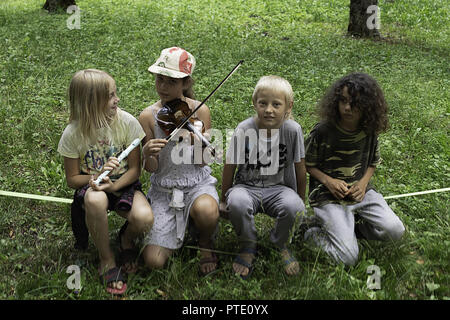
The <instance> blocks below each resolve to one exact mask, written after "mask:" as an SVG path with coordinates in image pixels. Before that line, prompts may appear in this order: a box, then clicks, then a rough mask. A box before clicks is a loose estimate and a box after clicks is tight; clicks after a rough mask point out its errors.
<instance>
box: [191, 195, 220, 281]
mask: <svg viewBox="0 0 450 320" xmlns="http://www.w3.org/2000/svg"><path fill="white" fill-rule="evenodd" d="M189 214H190V216H191V217H192V219H193V220H194V223H195V226H196V227H197V229H198V230H199V232H200V235H199V241H198V242H199V247H200V248H206V249H211V248H212V245H213V243H212V236H213V234H214V231H215V230H216V227H217V223H218V222H219V207H218V205H217V201H216V200H215V199H214V198H213V197H211V196H210V195H208V194H202V195H201V196H199V197H198V198H197V199H195V201H194V203H193V204H192V207H191V210H190V212H189ZM200 253H201V256H202V259H208V260H211V261H214V260H215V259H214V258H215V255H214V253H213V252H211V251H210V250H202V249H200ZM216 268H217V262H208V263H203V264H201V265H200V271H201V272H202V273H203V274H208V273H210V272H212V271H214V270H215V269H216Z"/></svg>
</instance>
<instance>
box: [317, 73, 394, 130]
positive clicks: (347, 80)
mask: <svg viewBox="0 0 450 320" xmlns="http://www.w3.org/2000/svg"><path fill="white" fill-rule="evenodd" d="M344 87H347V91H348V94H349V95H350V96H351V103H350V105H351V107H352V108H358V109H359V110H360V112H361V120H360V123H359V126H360V128H361V129H362V130H364V131H365V132H366V133H367V134H378V133H381V132H384V131H386V129H387V128H388V117H387V113H388V106H387V103H386V100H385V99H384V94H383V91H382V90H381V88H380V86H379V85H378V83H377V82H376V81H375V79H373V78H372V77H371V76H369V75H368V74H365V73H351V74H349V75H347V76H345V77H342V78H341V79H339V80H337V81H336V82H335V83H334V84H333V85H331V87H330V88H328V90H327V92H326V93H325V95H324V96H323V97H322V99H321V100H320V101H319V103H318V111H319V114H320V117H321V119H322V120H324V121H330V122H337V121H338V120H339V119H340V114H339V101H340V100H341V99H343V97H342V91H343V89H344Z"/></svg>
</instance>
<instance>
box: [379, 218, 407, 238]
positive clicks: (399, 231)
mask: <svg viewBox="0 0 450 320" xmlns="http://www.w3.org/2000/svg"><path fill="white" fill-rule="evenodd" d="M384 231H385V233H386V236H385V237H386V238H387V239H386V240H392V241H397V240H400V239H401V238H402V236H403V234H404V233H405V226H404V225H403V223H402V222H401V221H400V219H398V218H397V219H392V221H390V223H389V224H387V225H385V226H384Z"/></svg>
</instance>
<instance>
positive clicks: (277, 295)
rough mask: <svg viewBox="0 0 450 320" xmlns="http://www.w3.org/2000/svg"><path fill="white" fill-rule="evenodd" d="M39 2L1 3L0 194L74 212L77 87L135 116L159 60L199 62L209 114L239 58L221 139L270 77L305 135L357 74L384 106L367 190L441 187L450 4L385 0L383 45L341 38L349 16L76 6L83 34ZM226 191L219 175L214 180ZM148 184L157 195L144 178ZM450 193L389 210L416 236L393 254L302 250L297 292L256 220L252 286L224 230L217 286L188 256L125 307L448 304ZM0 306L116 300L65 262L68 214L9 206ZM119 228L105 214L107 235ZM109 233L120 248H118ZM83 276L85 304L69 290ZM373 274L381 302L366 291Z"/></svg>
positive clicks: (292, 5)
mask: <svg viewBox="0 0 450 320" xmlns="http://www.w3.org/2000/svg"><path fill="white" fill-rule="evenodd" d="M43 3H44V1H43V0H42V1H38V0H33V1H25V0H6V1H2V2H0V34H1V35H2V36H1V37H0V70H1V72H0V124H1V128H0V140H1V141H2V143H1V145H0V161H1V163H2V164H3V165H2V166H1V167H0V190H7V191H17V192H25V193H34V194H42V195H51V196H57V197H65V198H71V197H72V193H73V191H72V190H70V189H69V188H68V187H67V186H66V183H65V178H64V169H63V163H62V159H61V157H60V156H59V155H58V154H57V152H56V148H57V144H58V141H59V138H60V136H61V133H62V131H63V129H64V127H65V126H66V125H67V119H68V108H67V103H66V90H67V86H68V83H69V81H70V78H71V77H72V75H73V74H74V73H75V72H76V71H77V70H80V69H84V68H89V67H95V68H99V69H103V70H105V71H107V72H109V73H110V74H111V75H112V76H113V77H114V78H115V80H116V82H117V87H118V94H119V96H120V98H121V102H120V104H121V107H122V108H123V109H125V110H127V111H128V112H130V113H131V114H133V115H135V116H138V115H139V113H140V111H141V110H142V109H143V108H145V107H146V106H148V105H149V104H151V103H152V102H154V101H156V100H157V95H156V93H155V90H154V82H153V81H154V80H153V77H152V76H151V75H150V74H149V73H148V72H147V71H146V70H147V68H148V66H149V65H150V64H152V63H153V62H154V61H155V60H156V58H157V57H158V56H159V53H160V51H161V50H162V49H163V48H165V47H170V46H174V45H176V46H181V47H184V48H186V49H187V50H189V51H190V52H191V53H192V54H193V55H194V56H195V57H196V59H197V68H196V70H195V72H194V78H195V81H196V83H195V87H194V89H195V92H196V95H197V98H198V99H200V100H202V99H203V98H204V97H206V95H207V94H208V93H209V92H210V91H211V90H212V89H213V88H214V87H215V86H216V85H217V84H218V82H219V81H220V80H221V79H222V78H223V77H224V76H225V75H226V74H227V73H228V72H229V70H231V68H232V67H233V66H234V65H235V64H236V63H237V62H238V61H239V60H241V59H244V60H245V63H244V64H243V66H242V67H241V68H240V69H239V70H238V72H237V73H236V74H234V75H233V77H232V78H230V80H229V81H228V82H227V83H226V84H225V85H224V86H223V87H222V88H221V89H220V90H219V91H218V92H217V93H216V94H215V95H214V96H213V97H212V98H211V99H210V100H209V101H208V106H209V107H210V108H211V112H212V121H213V127H215V128H218V129H221V130H225V129H227V128H228V129H232V128H234V127H235V126H236V125H237V124H238V123H239V122H240V121H242V120H244V119H246V118H247V117H249V116H251V115H252V114H253V110H252V107H251V93H252V91H253V88H254V85H255V84H256V82H257V80H258V79H259V77H260V76H262V75H267V74H278V75H281V76H283V77H285V78H286V79H288V80H289V81H290V82H291V84H292V86H293V88H294V91H295V105H294V108H295V111H294V116H295V119H296V120H297V121H298V122H299V123H300V124H301V125H302V127H303V131H304V134H305V136H306V135H307V134H308V132H309V131H310V129H311V128H312V126H313V125H314V123H315V122H316V121H317V120H318V118H317V116H316V115H315V104H316V102H317V101H318V99H319V98H320V97H321V95H322V94H323V91H324V90H325V89H326V88H327V87H328V86H329V85H330V84H331V83H332V82H333V81H334V80H336V79H337V78H339V77H341V76H343V75H344V74H347V73H349V72H351V71H363V72H367V73H369V74H371V75H373V76H374V77H375V78H376V79H377V80H378V82H379V83H380V84H381V86H382V88H383V90H384V93H385V96H386V99H387V100H388V103H389V106H390V124H391V128H390V130H389V131H388V132H387V133H385V134H383V135H382V136H381V137H380V143H381V147H382V149H381V150H382V158H383V160H384V161H383V164H382V165H381V166H380V167H379V168H378V169H377V171H376V174H375V177H374V184H375V186H376V187H377V189H378V190H379V191H380V192H382V193H383V194H384V195H386V196H387V195H394V194H401V193H408V192H414V191H421V190H429V189H435V188H444V187H448V181H449V177H450V171H449V163H450V162H449V155H450V152H449V147H448V134H449V128H450V126H449V115H450V108H449V106H450V99H449V98H450V97H449V84H450V80H449V79H450V69H449V65H450V64H449V62H450V59H449V57H450V54H449V48H450V37H449V30H450V28H449V27H450V23H449V16H448V12H450V5H449V3H448V1H444V0H441V1H439V0H433V1H432V0H423V1H418V0H415V1H408V2H407V3H405V2H400V1H392V2H391V1H380V7H381V28H382V29H381V33H382V35H383V36H384V37H385V39H384V40H383V41H371V40H357V39H352V38H348V37H346V36H345V31H346V28H347V22H348V10H349V9H348V3H349V1H345V0H339V1H314V0H305V1H293V0H289V1H270V2H267V3H266V4H261V2H260V1H245V2H244V1H220V3H219V2H214V3H213V2H210V1H199V0H196V1H189V2H177V1H172V0H170V1H169V0H167V1H144V0H135V1H131V0H128V1H119V0H114V1H112V0H109V1H107V0H101V1H100V0H98V1H97V0H96V1H94V0H79V1H77V3H78V5H79V6H80V8H81V10H82V12H81V21H80V22H81V29H80V30H69V29H68V28H67V26H66V20H67V18H68V17H69V15H68V14H65V13H59V14H55V15H49V14H47V13H46V12H45V11H42V10H41V9H40V8H41V7H42V5H43ZM212 168H213V174H214V176H215V177H217V178H218V180H219V184H218V190H220V183H221V169H222V165H221V164H214V165H213V166H212ZM142 179H143V181H146V183H145V187H146V188H148V182H147V181H148V174H146V173H144V174H143V176H142ZM448 203H449V195H448V193H440V194H431V195H424V196H417V197H409V198H400V199H396V200H390V201H389V204H390V205H391V206H392V208H393V210H394V211H395V212H396V213H397V214H398V216H399V217H400V218H401V220H402V221H403V222H404V224H405V226H406V228H407V232H406V234H405V237H404V239H403V240H402V241H400V242H399V243H397V244H392V243H378V242H367V241H362V242H361V243H360V244H361V245H360V247H361V251H360V260H359V263H358V264H357V265H356V266H354V267H351V268H344V267H343V266H336V265H334V264H332V263H330V260H329V258H328V257H326V256H325V255H324V254H323V253H321V252H318V251H317V250H314V249H313V248H309V247H307V246H304V245H303V243H295V245H294V252H295V254H296V256H297V257H298V258H299V260H300V261H301V268H302V271H301V274H300V276H298V277H295V278H289V277H287V276H285V275H284V274H283V273H282V272H280V270H281V268H282V265H281V262H280V261H279V258H278V256H277V255H276V254H275V252H274V251H273V250H272V249H271V246H270V241H269V239H268V234H269V230H270V228H271V224H272V220H271V219H269V218H267V217H265V216H262V215H259V216H258V217H257V228H258V231H259V236H260V243H259V245H260V247H261V248H262V249H261V256H260V257H259V259H258V260H257V261H256V268H255V271H254V273H253V275H252V277H251V279H250V280H249V281H242V280H240V279H239V278H237V277H236V276H234V275H232V272H231V263H232V259H233V257H234V253H235V252H236V250H237V240H236V237H235V234H234V231H233V229H232V226H231V224H230V223H229V222H228V221H224V220H221V221H220V233H219V240H218V244H217V249H218V250H220V251H221V252H223V253H221V254H220V255H219V256H220V260H221V264H220V267H219V270H218V272H217V273H216V274H215V275H213V276H212V277H207V278H199V277H198V276H197V268H198V256H197V252H196V250H194V249H192V248H190V247H185V248H183V249H181V250H179V252H178V253H177V254H176V255H175V256H174V257H173V258H171V259H170V261H169V263H168V265H167V268H165V269H164V270H160V271H149V270H145V269H143V268H142V269H141V270H140V272H139V273H138V274H137V275H134V276H131V277H130V278H129V290H128V293H127V296H126V297H127V299H220V300H222V299H448V298H449V297H450V290H449V270H450V266H449V261H450V258H449V246H450V239H449V233H448V230H449V214H448ZM0 212H1V215H0V299H108V298H110V297H109V296H108V294H106V292H105V291H104V289H103V288H101V286H100V285H99V283H98V277H97V272H96V268H97V253H96V250H95V248H94V247H93V245H92V243H91V245H90V247H89V249H88V251H87V252H86V253H79V252H76V251H74V250H73V249H72V247H73V236H72V233H71V227H70V208H69V206H68V205H63V204H57V203H50V202H39V201H34V200H26V199H18V198H9V197H4V196H0ZM121 222H122V221H121V220H120V219H119V218H117V216H116V215H115V214H112V215H111V219H110V223H111V225H110V227H111V229H112V230H117V228H119V227H120V225H121ZM115 232H116V231H114V232H112V233H111V238H112V239H114V238H115V236H116V233H115ZM72 264H78V265H80V266H81V267H82V269H81V276H82V277H81V281H82V286H83V289H82V292H81V295H80V296H78V297H76V296H74V295H73V293H71V292H70V291H69V290H68V289H67V288H66V280H67V278H68V276H69V275H68V274H66V268H67V267H68V266H69V265H72ZM369 265H377V266H379V267H380V269H381V272H382V276H381V290H377V291H373V290H369V289H367V286H366V280H367V277H368V274H367V273H366V270H367V267H368V266H369Z"/></svg>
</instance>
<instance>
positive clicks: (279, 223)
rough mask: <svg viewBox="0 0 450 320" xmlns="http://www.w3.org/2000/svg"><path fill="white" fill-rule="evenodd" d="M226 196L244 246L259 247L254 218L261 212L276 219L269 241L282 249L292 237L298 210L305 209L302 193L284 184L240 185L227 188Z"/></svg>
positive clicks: (242, 247) (241, 243)
mask: <svg viewBox="0 0 450 320" xmlns="http://www.w3.org/2000/svg"><path fill="white" fill-rule="evenodd" d="M226 197H227V205H228V209H229V210H230V212H229V217H230V221H231V223H232V224H233V227H234V230H235V231H236V234H237V236H238V239H239V244H240V246H241V249H247V248H256V241H257V234H256V227H255V220H254V217H255V215H256V214H257V213H258V212H264V213H266V214H267V215H269V216H270V217H273V218H275V219H276V221H275V226H274V228H273V229H272V231H271V234H270V241H271V242H272V243H273V244H274V245H275V246H277V247H278V248H283V247H284V246H285V245H286V243H287V241H288V239H289V233H290V231H291V230H292V227H293V226H294V222H295V217H296V214H297V212H303V211H304V210H305V204H304V203H303V201H302V199H301V198H300V196H299V195H298V194H297V193H296V192H295V191H294V190H293V189H291V188H289V187H286V186H283V185H276V186H270V187H264V188H260V187H252V186H247V185H244V184H238V185H235V186H234V187H233V188H231V189H229V190H228V192H227V193H226Z"/></svg>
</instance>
